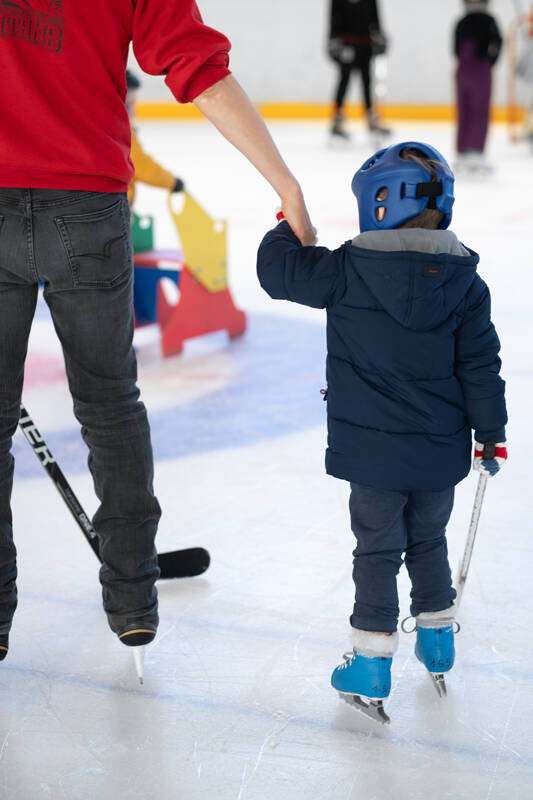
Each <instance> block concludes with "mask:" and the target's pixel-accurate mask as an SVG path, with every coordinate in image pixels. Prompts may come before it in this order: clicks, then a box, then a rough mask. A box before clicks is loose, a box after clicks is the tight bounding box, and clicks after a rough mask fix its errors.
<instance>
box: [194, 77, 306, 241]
mask: <svg viewBox="0 0 533 800" xmlns="http://www.w3.org/2000/svg"><path fill="white" fill-rule="evenodd" d="M193 102H194V105H195V106H196V107H197V108H198V109H199V110H200V111H201V112H202V114H204V115H205V116H206V117H207V119H208V120H209V121H210V122H212V123H213V125H214V126H215V127H216V128H218V130H219V131H220V133H221V134H222V135H223V136H224V137H225V138H226V139H227V140H228V141H229V142H231V144H233V145H234V146H235V147H236V148H237V150H239V151H240V152H241V153H242V154H243V155H244V156H246V158H247V159H248V160H249V161H250V162H251V163H252V164H253V165H254V167H255V168H256V169H257V170H258V171H259V172H260V173H261V175H263V176H264V177H265V178H266V179H267V181H268V182H269V183H270V184H271V186H272V187H273V188H274V189H275V191H276V192H277V193H278V195H279V197H280V200H281V208H282V210H283V213H284V215H285V219H286V220H287V222H288V223H289V225H290V226H291V228H292V230H293V231H294V233H295V234H296V236H297V237H298V239H299V240H300V241H301V243H302V244H304V245H310V244H314V243H315V241H316V231H315V230H314V228H313V226H312V225H311V220H310V219H309V214H308V212H307V208H306V206H305V202H304V198H303V194H302V190H301V188H300V185H299V184H298V181H297V180H296V178H295V177H294V175H293V174H292V173H291V172H290V170H289V168H288V167H287V165H286V164H285V162H284V161H283V159H282V157H281V155H280V153H279V151H278V149H277V147H276V145H275V144H274V141H273V140H272V137H271V136H270V133H269V132H268V129H267V127H266V125H265V123H264V122H263V119H262V117H261V115H260V114H259V112H258V111H257V109H256V108H255V106H254V105H253V104H252V102H251V101H250V99H249V98H248V96H247V95H246V93H245V92H244V91H243V89H242V88H241V86H240V84H239V83H238V82H237V81H236V80H235V78H234V77H233V75H228V76H227V77H225V78H223V79H222V80H220V81H218V82H217V83H215V84H214V85H213V86H210V87H209V88H208V89H206V90H205V91H203V92H202V93H201V94H199V95H198V96H197V97H195V98H194V100H193Z"/></svg>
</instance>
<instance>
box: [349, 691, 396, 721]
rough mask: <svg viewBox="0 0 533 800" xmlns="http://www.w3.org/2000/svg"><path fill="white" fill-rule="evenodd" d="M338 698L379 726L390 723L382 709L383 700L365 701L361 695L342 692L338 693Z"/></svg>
mask: <svg viewBox="0 0 533 800" xmlns="http://www.w3.org/2000/svg"><path fill="white" fill-rule="evenodd" d="M339 697H340V698H341V700H344V702H345V703H348V705H349V706H352V707H353V708H355V709H356V711H359V712H360V713H361V714H364V715H365V717H369V718H370V719H373V720H374V722H379V723H381V725H388V724H389V723H390V717H389V716H388V714H387V712H386V711H385V709H384V707H383V700H368V701H365V699H363V698H362V697H361V695H358V694H344V693H343V692H339Z"/></svg>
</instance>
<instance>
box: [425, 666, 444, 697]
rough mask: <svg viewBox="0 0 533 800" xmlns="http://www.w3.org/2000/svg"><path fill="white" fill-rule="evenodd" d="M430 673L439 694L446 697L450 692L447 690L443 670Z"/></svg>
mask: <svg viewBox="0 0 533 800" xmlns="http://www.w3.org/2000/svg"><path fill="white" fill-rule="evenodd" d="M428 675H429V677H430V680H431V683H432V684H433V686H434V687H435V690H436V692H437V694H438V696H439V697H446V695H447V694H448V693H447V691H446V681H445V680H444V675H443V674H442V672H428Z"/></svg>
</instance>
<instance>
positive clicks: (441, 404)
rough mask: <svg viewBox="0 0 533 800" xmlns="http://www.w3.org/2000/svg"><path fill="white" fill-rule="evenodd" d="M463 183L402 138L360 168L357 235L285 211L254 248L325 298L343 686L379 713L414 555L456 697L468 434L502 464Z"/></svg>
mask: <svg viewBox="0 0 533 800" xmlns="http://www.w3.org/2000/svg"><path fill="white" fill-rule="evenodd" d="M453 185H454V178H453V173H452V172H451V170H450V168H449V166H448V164H447V163H446V161H445V160H444V158H443V157H442V156H441V155H440V153H438V152H437V151H436V150H435V149H434V148H432V147H430V146H429V145H426V144H422V143H419V142H404V143H402V144H397V145H393V146H391V147H388V148H386V149H383V150H380V151H379V152H378V153H376V154H375V155H374V156H372V157H371V158H370V159H368V160H367V161H366V162H365V164H363V166H362V167H361V169H360V170H359V171H358V172H357V173H356V174H355V176H354V179H353V183H352V190H353V192H354V194H355V196H356V198H357V201H358V206H359V218H360V227H361V231H362V233H361V234H360V235H359V236H357V237H356V238H355V239H354V240H353V241H348V242H345V243H344V244H343V245H342V246H341V247H339V248H338V249H337V250H334V251H330V250H328V249H327V248H325V247H302V246H301V245H300V242H299V241H298V239H297V238H296V236H295V235H294V234H293V233H292V231H291V229H290V227H289V225H288V224H287V222H285V221H282V222H280V224H279V225H278V226H277V227H276V228H275V229H274V230H272V231H270V232H269V233H267V235H266V236H265V238H264V239H263V241H262V243H261V246H260V248H259V253H258V262H257V269H258V275H259V280H260V282H261V285H262V287H263V288H264V289H265V290H266V291H267V292H268V294H269V295H270V296H271V297H273V298H278V299H284V300H292V301H294V302H297V303H302V304H305V305H308V306H312V307H314V308H326V309H327V342H328V356H327V370H326V372H327V385H328V388H327V407H328V449H327V452H326V470H327V472H328V473H329V474H330V475H334V476H335V477H337V478H342V479H344V480H347V481H350V485H351V496H350V514H351V525H352V530H353V532H354V534H355V537H356V540H357V548H356V550H355V552H354V568H353V577H354V581H355V587H356V595H355V604H354V608H353V613H352V616H351V618H350V622H351V626H352V643H353V651H352V652H351V653H350V654H349V655H347V656H345V663H344V664H342V665H341V666H340V667H338V668H337V669H336V670H335V671H334V672H333V675H332V684H333V686H334V687H335V688H336V689H338V690H339V691H340V692H341V694H342V695H343V696H344V698H348V699H349V700H351V701H353V702H355V703H356V705H359V706H360V707H362V710H363V711H365V713H368V714H370V715H371V716H374V717H376V718H377V719H379V720H381V721H388V717H387V716H386V714H385V711H384V709H383V698H385V697H387V696H388V694H389V692H390V667H391V661H392V656H393V654H394V652H395V650H396V649H397V646H398V634H397V632H396V631H397V624H398V615H399V608H398V594H397V588H396V576H397V573H398V571H399V569H400V566H401V564H402V557H403V556H404V555H405V563H406V566H407V569H408V572H409V577H410V579H411V583H412V591H411V601H412V602H411V614H412V616H413V617H415V620H416V631H417V641H416V647H415V652H416V655H417V657H418V658H419V659H420V660H421V661H422V662H423V664H424V665H425V666H426V668H427V669H428V670H429V672H430V673H431V674H432V675H433V676H434V678H435V685H436V687H437V689H438V690H439V693H444V690H445V684H444V678H443V673H445V672H446V671H448V670H449V669H451V667H452V666H453V661H454V644H453V637H454V631H453V627H454V618H455V607H454V599H455V596H456V593H455V590H454V589H453V587H452V579H451V572H450V567H449V564H448V558H447V546H446V538H445V530H446V525H447V523H448V520H449V517H450V514H451V511H452V507H453V496H454V486H455V484H457V483H459V482H460V481H461V480H462V479H463V478H464V477H465V476H466V475H467V474H468V472H469V470H470V459H471V441H472V430H474V432H475V440H476V443H478V446H477V447H476V450H475V456H474V466H475V467H476V468H477V469H480V470H482V471H485V472H488V473H489V474H494V473H495V472H496V471H498V469H499V468H500V466H501V465H502V464H503V463H504V460H505V458H506V449H505V428H504V426H505V423H506V421H507V416H506V411H505V400H504V382H503V380H502V379H501V378H500V376H499V370H500V359H499V357H498V352H499V347H500V345H499V341H498V337H497V335H496V331H495V329H494V326H493V325H492V323H491V321H490V297H489V291H488V289H487V286H486V285H485V283H484V282H483V280H482V279H481V278H480V277H479V275H478V274H477V273H476V266H477V263H478V261H479V257H478V255H477V254H476V253H475V252H474V251H473V250H470V249H468V248H466V247H465V246H464V245H462V244H461V243H460V242H459V240H458V239H457V237H456V236H455V234H454V233H452V232H451V231H449V230H446V228H447V227H448V225H449V224H450V221H451V216H452V213H451V211H452V205H453V202H454V196H453ZM487 443H490V444H487ZM493 445H495V448H494V447H493ZM490 448H492V450H493V451H494V452H492V453H490V452H489V450H490ZM484 450H485V456H486V457H485V458H484V457H483V451H484ZM490 456H492V457H490ZM362 697H364V698H368V699H369V700H370V702H365V700H363V699H361V698H362Z"/></svg>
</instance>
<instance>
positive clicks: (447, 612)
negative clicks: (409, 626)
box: [415, 603, 457, 628]
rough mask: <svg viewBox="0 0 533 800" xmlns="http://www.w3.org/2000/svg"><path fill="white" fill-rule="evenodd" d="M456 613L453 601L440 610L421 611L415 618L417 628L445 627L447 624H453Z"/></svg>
mask: <svg viewBox="0 0 533 800" xmlns="http://www.w3.org/2000/svg"><path fill="white" fill-rule="evenodd" d="M456 613H457V606H456V605H455V603H452V605H451V606H450V607H449V608H445V609H443V610H442V611H422V612H421V613H420V614H419V615H418V616H417V617H415V619H416V624H417V627H418V628H445V627H447V626H448V625H453V623H454V622H455V614H456Z"/></svg>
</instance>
